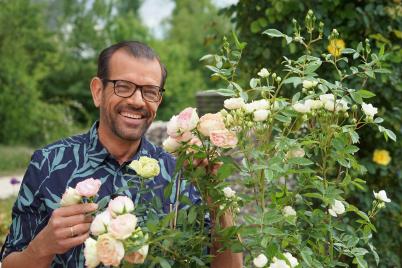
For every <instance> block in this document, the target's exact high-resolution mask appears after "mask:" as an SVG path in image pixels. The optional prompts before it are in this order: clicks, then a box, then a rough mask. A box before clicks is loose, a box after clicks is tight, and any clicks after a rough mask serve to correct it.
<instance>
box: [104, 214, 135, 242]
mask: <svg viewBox="0 0 402 268" xmlns="http://www.w3.org/2000/svg"><path fill="white" fill-rule="evenodd" d="M136 225H137V217H136V216H135V215H133V214H123V215H120V216H117V217H116V218H114V219H112V220H111V221H110V225H109V228H108V232H109V233H110V234H111V235H112V236H113V237H114V238H116V239H119V240H124V239H126V238H128V237H130V236H131V234H132V233H133V232H134V230H135V227H136Z"/></svg>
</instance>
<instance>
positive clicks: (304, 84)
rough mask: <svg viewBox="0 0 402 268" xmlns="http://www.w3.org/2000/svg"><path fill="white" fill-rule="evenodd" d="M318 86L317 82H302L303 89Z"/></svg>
mask: <svg viewBox="0 0 402 268" xmlns="http://www.w3.org/2000/svg"><path fill="white" fill-rule="evenodd" d="M317 85H318V82H317V81H310V80H303V87H304V88H307V89H309V88H312V87H315V86H317Z"/></svg>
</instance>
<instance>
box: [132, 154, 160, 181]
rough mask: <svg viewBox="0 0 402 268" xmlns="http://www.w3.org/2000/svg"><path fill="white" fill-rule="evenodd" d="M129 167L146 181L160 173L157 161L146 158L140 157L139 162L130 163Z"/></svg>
mask: <svg viewBox="0 0 402 268" xmlns="http://www.w3.org/2000/svg"><path fill="white" fill-rule="evenodd" d="M129 167H130V168H132V169H134V170H135V172H137V174H138V175H140V176H141V177H143V178H146V179H148V178H151V177H155V176H157V175H158V174H159V172H160V167H159V164H158V160H156V159H153V158H150V157H146V156H141V157H140V159H139V160H134V161H132V162H131V163H130V165H129Z"/></svg>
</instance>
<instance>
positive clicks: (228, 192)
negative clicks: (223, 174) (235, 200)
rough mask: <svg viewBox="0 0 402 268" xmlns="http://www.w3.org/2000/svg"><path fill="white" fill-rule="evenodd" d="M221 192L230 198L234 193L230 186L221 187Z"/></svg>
mask: <svg viewBox="0 0 402 268" xmlns="http://www.w3.org/2000/svg"><path fill="white" fill-rule="evenodd" d="M223 194H224V195H225V197H226V198H232V197H234V196H235V195H236V191H234V190H232V188H230V187H225V188H223Z"/></svg>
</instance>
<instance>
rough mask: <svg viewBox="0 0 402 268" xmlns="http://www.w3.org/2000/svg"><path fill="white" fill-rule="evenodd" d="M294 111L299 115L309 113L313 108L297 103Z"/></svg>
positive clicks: (294, 105)
mask: <svg viewBox="0 0 402 268" xmlns="http://www.w3.org/2000/svg"><path fill="white" fill-rule="evenodd" d="M292 107H293V109H294V110H295V111H296V112H298V113H302V114H304V113H309V112H310V110H311V107H310V106H309V105H308V104H307V105H306V103H301V102H296V103H295V104H293V106H292Z"/></svg>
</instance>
